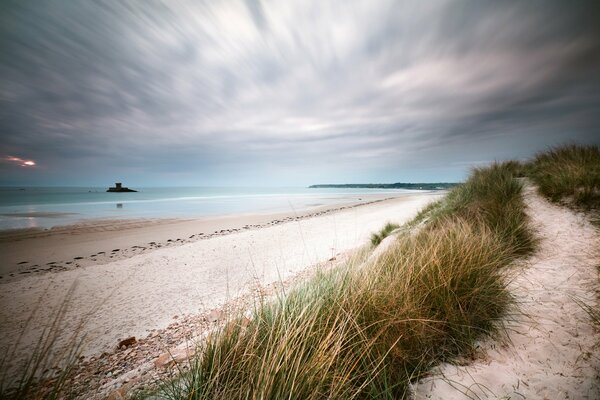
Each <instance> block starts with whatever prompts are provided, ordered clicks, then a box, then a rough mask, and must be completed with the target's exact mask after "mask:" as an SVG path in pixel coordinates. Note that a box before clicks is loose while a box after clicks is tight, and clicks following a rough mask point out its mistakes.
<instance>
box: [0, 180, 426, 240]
mask: <svg viewBox="0 0 600 400" xmlns="http://www.w3.org/2000/svg"><path fill="white" fill-rule="evenodd" d="M136 189H137V190H139V191H138V192H136V193H107V192H106V188H100V187H93V188H90V187H26V188H16V187H12V188H11V187H0V230H7V229H22V228H51V227H53V226H60V225H68V224H73V223H78V222H81V221H85V220H91V219H130V218H198V217H205V216H217V215H231V214H245V213H273V212H287V211H293V210H297V211H298V210H306V209H310V208H312V207H317V206H322V205H334V204H340V205H341V204H345V203H351V202H356V201H357V200H358V199H359V198H360V196H361V195H362V196H364V195H368V194H382V193H390V194H396V195H397V194H400V193H411V192H419V191H415V190H405V189H385V190H382V189H339V188H319V189H309V188H301V187H295V188H294V187H288V188H231V187H229V188H224V187H220V188H219V187H154V188H151V187H148V188H136Z"/></svg>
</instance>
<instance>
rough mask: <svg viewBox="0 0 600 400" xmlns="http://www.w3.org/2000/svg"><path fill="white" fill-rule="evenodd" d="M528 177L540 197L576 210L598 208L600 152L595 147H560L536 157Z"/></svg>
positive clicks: (531, 164)
mask: <svg viewBox="0 0 600 400" xmlns="http://www.w3.org/2000/svg"><path fill="white" fill-rule="evenodd" d="M527 175H528V176H529V177H530V178H531V179H532V180H533V181H534V182H535V184H536V185H537V186H538V188H539V191H540V193H541V194H542V195H544V196H546V197H547V198H548V199H550V200H551V201H554V202H563V203H565V204H567V205H571V206H574V207H577V208H584V209H598V207H600V149H599V148H598V146H577V145H566V146H560V147H556V148H553V149H550V150H549V151H546V152H543V153H540V154H538V155H537V156H536V157H535V158H534V160H533V161H532V162H531V163H530V164H528V166H527Z"/></svg>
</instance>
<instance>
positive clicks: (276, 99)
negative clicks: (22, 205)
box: [0, 0, 600, 187]
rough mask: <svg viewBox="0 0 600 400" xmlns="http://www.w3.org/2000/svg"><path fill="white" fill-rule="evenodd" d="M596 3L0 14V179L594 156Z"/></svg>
mask: <svg viewBox="0 0 600 400" xmlns="http://www.w3.org/2000/svg"><path fill="white" fill-rule="evenodd" d="M599 5H600V2H598V1H588V2H585V1H577V2H565V1H557V2H552V1H547V0H543V1H537V2H536V1H530V2H521V1H519V2H517V1H503V2H485V1H421V0H418V1H400V0H390V1H387V0H381V1H375V0H366V1H350V0H339V1H323V0H316V1H309V0H285V1H281V0H274V1H270V0H262V1H261V0H245V1H244V0H242V1H228V0H220V1H206V2H202V1H189V2H176V1H165V2H158V1H142V0H139V1H127V2H124V1H117V0H114V1H70V0H64V1H40V2H29V1H18V0H15V1H8V0H3V1H2V2H1V3H0V185H61V184H62V185H83V186H91V185H99V186H107V185H109V184H111V183H112V182H114V181H116V180H122V181H123V182H125V183H126V184H128V185H129V186H138V187H139V186H149V185H235V186H247V185H259V186H276V185H308V184H312V183H333V182H339V183H346V182H398V181H403V182H415V181H417V182H418V181H421V182H422V181H456V180H461V179H463V178H464V177H465V176H466V173H467V171H468V169H469V168H470V167H471V166H474V165H479V164H481V163H485V162H489V161H492V160H502V159H508V158H524V157H529V156H531V155H532V154H534V153H535V152H536V151H539V150H543V149H545V148H547V147H549V146H552V145H556V144H560V143H565V142H570V143H573V142H575V143H595V144H600V24H599V23H598V21H600V7H599ZM33 164H35V165H33Z"/></svg>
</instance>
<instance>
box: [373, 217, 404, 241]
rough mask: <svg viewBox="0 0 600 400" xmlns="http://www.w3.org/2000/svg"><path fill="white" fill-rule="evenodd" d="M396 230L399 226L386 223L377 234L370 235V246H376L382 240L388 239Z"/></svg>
mask: <svg viewBox="0 0 600 400" xmlns="http://www.w3.org/2000/svg"><path fill="white" fill-rule="evenodd" d="M398 228H400V225H398V224H394V223H391V222H388V223H387V224H385V226H384V227H383V228H381V230H380V231H379V232H377V233H373V234H372V235H371V244H372V245H373V246H377V245H378V244H379V243H381V241H382V240H383V239H385V238H386V237H388V236H389V235H390V233H392V232H393V231H394V230H396V229H398Z"/></svg>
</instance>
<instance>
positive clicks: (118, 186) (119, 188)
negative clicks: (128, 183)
mask: <svg viewBox="0 0 600 400" xmlns="http://www.w3.org/2000/svg"><path fill="white" fill-rule="evenodd" d="M107 192H116V193H123V192H137V190H133V189H129V188H127V187H123V184H122V183H121V182H116V183H115V186H114V187H109V188H108V190H107Z"/></svg>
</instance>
